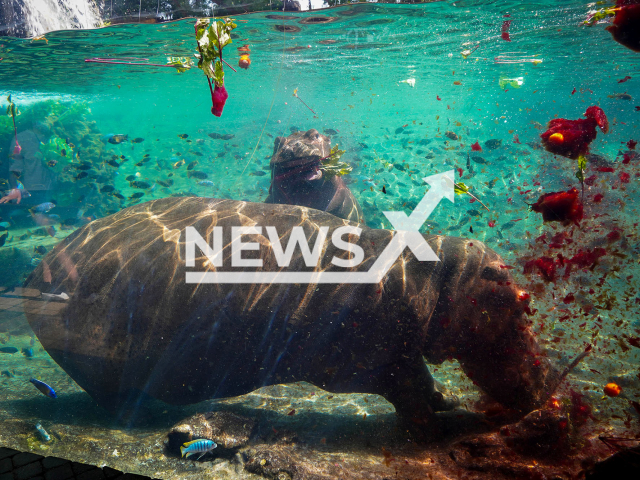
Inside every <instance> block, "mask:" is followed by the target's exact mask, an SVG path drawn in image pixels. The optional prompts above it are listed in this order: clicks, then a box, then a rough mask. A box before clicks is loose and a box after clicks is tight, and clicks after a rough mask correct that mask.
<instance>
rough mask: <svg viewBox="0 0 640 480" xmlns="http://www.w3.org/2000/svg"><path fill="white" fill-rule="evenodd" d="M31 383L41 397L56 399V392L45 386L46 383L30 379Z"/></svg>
mask: <svg viewBox="0 0 640 480" xmlns="http://www.w3.org/2000/svg"><path fill="white" fill-rule="evenodd" d="M29 381H30V382H31V383H33V385H34V386H35V387H36V388H37V389H38V390H40V391H41V392H42V394H43V395H46V396H47V397H51V398H58V395H56V392H55V390H54V389H53V388H51V387H50V386H49V385H47V384H46V383H44V382H42V381H40V380H36V379H35V378H32V379H31V380H29Z"/></svg>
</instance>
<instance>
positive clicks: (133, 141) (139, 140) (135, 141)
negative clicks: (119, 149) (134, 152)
mask: <svg viewBox="0 0 640 480" xmlns="http://www.w3.org/2000/svg"><path fill="white" fill-rule="evenodd" d="M131 142H132V143H142V142H144V138H142V137H136V138H134V139H133V140H131Z"/></svg>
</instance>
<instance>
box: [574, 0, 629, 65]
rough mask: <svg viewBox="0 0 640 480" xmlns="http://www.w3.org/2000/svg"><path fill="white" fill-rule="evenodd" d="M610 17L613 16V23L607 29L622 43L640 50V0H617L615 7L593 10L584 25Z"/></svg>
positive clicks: (590, 25)
mask: <svg viewBox="0 0 640 480" xmlns="http://www.w3.org/2000/svg"><path fill="white" fill-rule="evenodd" d="M609 17H613V23H612V25H609V26H608V27H607V28H606V29H605V30H607V31H608V32H609V33H611V35H612V36H613V39H614V40H615V41H616V42H618V43H619V44H620V45H623V46H625V47H627V48H628V49H630V50H633V51H634V52H640V0H617V2H616V6H615V7H613V6H611V7H606V8H601V9H599V10H592V11H590V12H589V16H588V17H587V19H586V20H585V21H584V25H587V26H589V27H593V26H594V25H595V24H597V23H598V22H600V21H602V20H605V19H607V18H609Z"/></svg>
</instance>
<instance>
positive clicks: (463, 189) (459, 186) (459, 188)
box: [453, 182, 491, 212]
mask: <svg viewBox="0 0 640 480" xmlns="http://www.w3.org/2000/svg"><path fill="white" fill-rule="evenodd" d="M470 189H471V187H468V186H466V185H465V184H464V183H462V182H460V183H455V182H454V184H453V191H454V193H455V194H456V195H464V194H467V195H469V196H470V197H471V198H473V199H475V200H476V201H477V202H478V203H480V205H482V206H483V207H484V208H486V209H487V212H490V211H491V210H489V208H488V207H487V206H486V205H485V204H484V203H482V202H481V201H480V199H479V198H478V197H476V196H475V195H474V194H473V193H471V192H470V191H469V190H470Z"/></svg>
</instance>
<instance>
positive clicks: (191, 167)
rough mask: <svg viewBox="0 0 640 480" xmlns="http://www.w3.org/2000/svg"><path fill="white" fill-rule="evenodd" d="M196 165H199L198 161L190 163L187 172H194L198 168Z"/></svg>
mask: <svg viewBox="0 0 640 480" xmlns="http://www.w3.org/2000/svg"><path fill="white" fill-rule="evenodd" d="M196 165H198V161H197V160H194V161H193V162H189V165H187V170H193V169H194V168H196Z"/></svg>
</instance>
